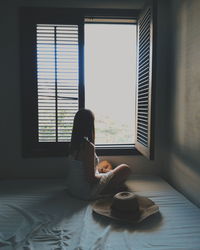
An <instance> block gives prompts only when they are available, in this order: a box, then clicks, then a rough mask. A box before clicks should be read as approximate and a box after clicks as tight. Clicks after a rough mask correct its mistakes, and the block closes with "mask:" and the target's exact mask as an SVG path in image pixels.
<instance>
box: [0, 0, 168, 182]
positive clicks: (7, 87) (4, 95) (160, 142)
mask: <svg viewBox="0 0 200 250" xmlns="http://www.w3.org/2000/svg"><path fill="white" fill-rule="evenodd" d="M143 3H144V1H141V0H103V1H102V0H99V1H93V0H87V1H81V0H73V1H72V0H71V1H67V0H66V1H59V0H38V1H35V0H29V1H25V0H18V1H17V0H16V1H15V0H5V1H1V6H0V30H1V39H0V55H1V56H0V61H1V67H0V76H1V80H0V93H1V98H0V101H1V105H0V106H1V122H0V131H1V136H0V138H1V140H0V141H1V151H0V152H1V161H0V173H1V175H0V178H26V177H29V178H44V177H49V178H51V177H62V176H63V174H65V172H66V159H65V158H64V157H56V158H55V157H52V158H51V157H49V158H45V157H43V158H42V157H41V158H35V159H33V158H29V159H24V158H22V152H21V146H22V145H21V143H22V140H21V136H22V134H21V107H20V49H19V29H20V27H19V7H20V6H36V7H38V6H44V7H45V6H46V7H68V6H69V7H84V8H87V7H89V8H124V9H126V8H132V9H134V8H141V7H142V6H143ZM166 8H167V4H166V1H164V0H160V1H159V6H158V9H159V15H158V19H159V20H158V21H159V22H158V23H159V24H158V47H157V52H158V53H157V64H158V74H157V97H156V122H155V126H156V140H155V160H154V161H152V162H150V161H148V160H146V159H145V158H143V157H142V156H123V157H122V156H117V157H114V156H113V157H108V159H109V160H111V161H112V162H113V163H114V164H120V163H122V162H125V163H128V164H129V165H130V166H131V167H132V170H133V172H134V173H136V174H140V173H143V174H159V173H160V172H161V169H162V167H163V166H164V165H165V154H166V149H167V137H166V133H165V126H166V121H167V116H166V112H167V108H166V104H165V102H166V101H167V96H166V93H167V80H166V79H167V78H166V75H167V71H166V65H167V62H168V61H167V60H168V52H167V47H166V46H165V44H166V39H167V30H166V31H164V30H163V28H164V29H165V28H166V29H167V25H166V22H167V19H165V16H167V12H166Z"/></svg>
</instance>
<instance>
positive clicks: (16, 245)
mask: <svg viewBox="0 0 200 250" xmlns="http://www.w3.org/2000/svg"><path fill="white" fill-rule="evenodd" d="M127 185H128V187H129V189H131V190H132V191H133V192H135V193H137V194H140V195H144V196H147V197H149V198H150V199H152V200H153V201H154V202H155V203H156V204H158V205H159V208H160V213H157V214H155V215H152V216H151V217H149V218H148V219H147V220H145V221H143V222H142V223H140V224H138V225H125V224H119V223H117V222H115V221H112V220H110V219H108V218H104V217H102V216H100V215H97V214H94V213H93V212H92V206H91V203H90V202H87V201H81V200H78V199H75V198H73V197H71V196H69V195H68V193H67V191H66V189H65V182H64V180H60V179H59V180H58V179H56V180H17V181H1V182H0V249H3V250H10V249H23V250H35V249H38V250H64V249H70V250H75V249H76V250H89V249H90V250H107V249H109V250H110V249H113V250H124V249H130V250H134V249H136V250H140V249H141V250H143V249H148V250H150V249H152V250H156V249H160V250H161V249H181V250H184V249H185V250H190V249H193V250H194V249H197V250H199V249H200V209H199V208H198V207H196V206H195V205H194V204H192V203H191V202H190V201H189V200H187V199H186V198H185V197H184V196H183V195H182V194H180V193H178V192H177V191H176V190H174V189H173V188H172V187H171V186H170V185H169V184H167V183H166V182H165V181H164V180H163V179H161V178H159V177H154V176H134V177H131V178H130V179H129V180H127Z"/></svg>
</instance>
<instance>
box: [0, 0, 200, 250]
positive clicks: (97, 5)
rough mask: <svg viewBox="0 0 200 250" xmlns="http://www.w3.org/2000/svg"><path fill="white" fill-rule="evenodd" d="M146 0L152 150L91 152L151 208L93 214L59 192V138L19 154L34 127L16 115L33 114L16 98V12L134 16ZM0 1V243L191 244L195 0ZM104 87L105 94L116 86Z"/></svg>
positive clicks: (199, 243)
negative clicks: (49, 146)
mask: <svg viewBox="0 0 200 250" xmlns="http://www.w3.org/2000/svg"><path fill="white" fill-rule="evenodd" d="M149 5H150V6H152V9H153V16H154V19H153V20H154V23H153V29H154V30H153V54H152V58H153V73H152V74H153V78H152V86H153V87H152V92H153V103H152V107H151V110H152V116H151V119H152V123H151V128H153V130H152V131H153V132H152V134H151V138H152V145H151V147H153V151H152V157H146V156H144V155H143V153H142V152H139V151H137V150H136V149H135V148H134V150H132V151H131V150H129V149H128V150H127V151H126V150H122V149H120V148H118V149H117V150H113V151H112V150H110V151H109V150H107V149H106V148H104V149H103V150H101V149H99V150H98V147H97V155H98V156H99V158H100V160H101V161H102V160H107V161H109V162H111V163H112V165H113V166H117V165H119V164H122V163H125V164H127V165H128V166H129V167H130V169H131V175H130V177H129V178H128V180H127V185H128V187H129V189H130V190H131V191H132V192H134V193H136V194H139V195H142V196H146V197H148V198H150V199H151V200H152V201H153V202H155V204H156V205H158V207H159V213H156V214H154V215H152V216H150V217H149V218H148V219H145V220H144V221H142V222H141V223H139V224H134V225H132V224H129V223H127V224H122V225H121V224H119V223H117V222H116V221H115V220H110V218H105V217H102V216H98V214H93V212H92V204H91V202H88V201H83V200H79V199H75V198H73V197H71V196H68V194H67V192H66V190H65V189H66V187H65V178H66V176H67V175H68V160H67V147H66V154H65V153H62V154H61V155H59V154H58V155H55V154H54V153H52V151H49V152H50V153H49V154H44V155H42V154H38V155H35V154H25V153H24V152H25V151H26V147H27V149H28V148H29V146H30V145H28V144H26V142H27V140H28V139H27V138H28V136H27V131H26V130H32V131H31V133H33V130H34V129H33V128H34V127H33V126H32V125H31V127H30V128H28V129H27V128H25V126H26V124H28V123H26V122H24V119H25V118H24V115H26V114H28V116H27V117H28V119H29V122H30V121H31V119H32V114H33V113H32V111H29V106H28V105H27V106H26V107H24V105H25V102H24V95H25V92H23V91H24V90H23V89H24V86H25V89H28V92H27V93H29V94H28V95H26V97H25V99H26V101H27V100H30V102H31V100H32V99H31V98H32V97H31V96H30V94H31V90H30V88H29V82H28V80H29V79H30V78H29V75H30V72H29V71H28V70H29V69H28V67H29V64H30V62H28V61H26V58H27V57H26V56H27V53H26V49H28V46H29V45H27V44H26V41H25V40H24V41H22V39H23V37H25V36H26V34H27V33H26V32H23V29H22V26H23V25H24V24H23V25H22V22H24V20H25V19H24V18H22V19H21V14H20V13H21V10H22V9H23V8H25V9H24V10H23V13H24V16H25V17H26V16H29V13H33V14H30V16H34V11H33V9H34V8H42V9H43V10H45V8H48V9H50V11H51V12H52V13H53V11H54V9H61V11H62V12H63V13H64V11H65V10H67V9H73V10H74V9H75V10H76V9H79V10H82V9H87V10H92V9H95V10H97V12H98V10H105V12H106V11H107V12H109V10H115V11H119V12H120V11H121V12H123V11H124V10H125V11H129V12H130V11H133V13H136V14H134V15H137V16H139V15H140V14H141V13H142V10H143V9H144V8H145V6H149ZM0 6H1V7H0V12H1V13H0V18H1V22H0V26H1V34H2V35H1V39H0V50H1V68H0V72H1V99H0V100H1V114H2V119H1V123H0V126H1V164H0V172H1V175H0V178H1V180H0V186H1V188H0V197H1V198H0V211H1V214H0V248H2V249H4V250H10V249H30V250H33V249H39V250H43V249H47V250H50V249H83V250H86V249H101V250H103V249H119V250H123V249H137V250H140V249H150V248H151V249H154V250H155V249H185V250H186V249H187V250H189V249H196V250H198V249H200V238H199V235H200V132H199V131H200V101H199V96H200V70H199V63H200V50H199V43H200V32H199V25H200V16H199V13H200V2H199V1H198V0H190V1H187V0H169V1H165V0H157V1H148V0H85V1H81V0H73V1H72V0H2V1H1V4H0ZM28 9H29V10H30V12H27V13H26V10H28ZM32 11H33V12H32ZM107 12H106V13H107ZM40 18H41V20H43V18H44V16H42V15H41V16H40ZM51 24H52V23H51ZM25 25H26V24H25ZM27 27H28V24H27ZM27 27H26V30H28V28H27ZM28 32H29V31H28ZM24 48H25V50H24ZM23 50H24V51H25V52H23ZM27 51H28V50H27ZM79 53H81V52H80V51H79ZM24 54H25V56H24ZM22 57H23V58H25V59H23V58H22ZM26 64H27V65H28V66H27V65H26ZM24 65H25V68H24ZM25 69H26V70H27V71H25ZM110 95H111V100H112V95H115V91H113V92H112V93H110ZM24 110H25V112H24ZM64 145H65V144H64ZM134 145H135V143H134ZM108 151H109V152H108ZM124 152H125V153H124ZM149 158H151V159H149Z"/></svg>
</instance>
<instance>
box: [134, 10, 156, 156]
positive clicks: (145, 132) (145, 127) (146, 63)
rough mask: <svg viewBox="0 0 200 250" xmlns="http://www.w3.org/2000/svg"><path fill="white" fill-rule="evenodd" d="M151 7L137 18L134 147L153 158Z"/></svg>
mask: <svg viewBox="0 0 200 250" xmlns="http://www.w3.org/2000/svg"><path fill="white" fill-rule="evenodd" d="M152 14H153V13H152V8H151V7H148V8H146V9H145V10H144V11H143V13H142V15H141V16H140V18H139V20H138V64H137V119H136V120H137V122H136V128H137V131H136V144H135V147H136V149H137V150H138V151H140V152H141V153H142V154H143V155H144V156H146V157H147V158H149V159H152V158H153V155H152V154H153V151H152V150H153V149H152V94H153V93H152V52H153V23H152V20H153V16H152Z"/></svg>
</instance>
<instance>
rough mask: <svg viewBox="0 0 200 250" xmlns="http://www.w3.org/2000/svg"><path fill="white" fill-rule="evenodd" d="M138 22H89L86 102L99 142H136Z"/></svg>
mask: <svg viewBox="0 0 200 250" xmlns="http://www.w3.org/2000/svg"><path fill="white" fill-rule="evenodd" d="M135 85H136V26H135V25H133V24H98V23H87V24H85V106H86V108H89V109H91V110H92V111H93V112H94V114H95V118H96V121H95V128H96V144H134V142H135V116H136V114H135Z"/></svg>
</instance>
